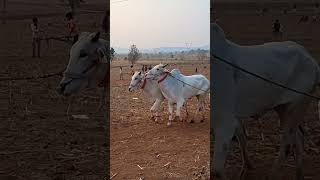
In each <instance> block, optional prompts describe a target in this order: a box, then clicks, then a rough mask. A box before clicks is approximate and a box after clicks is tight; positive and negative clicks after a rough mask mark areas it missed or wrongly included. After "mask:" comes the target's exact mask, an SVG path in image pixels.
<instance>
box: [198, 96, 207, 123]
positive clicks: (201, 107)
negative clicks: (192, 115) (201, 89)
mask: <svg viewBox="0 0 320 180" xmlns="http://www.w3.org/2000/svg"><path fill="white" fill-rule="evenodd" d="M205 100H206V94H202V95H200V97H199V107H198V111H199V112H201V120H200V122H203V121H204V119H205V111H204V108H205Z"/></svg>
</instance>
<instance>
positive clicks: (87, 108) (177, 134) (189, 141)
mask: <svg viewBox="0 0 320 180" xmlns="http://www.w3.org/2000/svg"><path fill="white" fill-rule="evenodd" d="M11 2H12V4H8V11H9V13H8V18H9V19H8V21H7V23H6V24H0V40H1V43H0V65H1V67H2V68H1V70H0V79H1V78H6V77H22V76H23V77H25V76H37V75H39V74H47V73H52V72H57V71H59V70H61V69H63V68H64V67H65V66H66V64H67V61H68V50H69V48H70V46H69V45H67V44H65V43H63V42H57V41H52V42H50V48H46V45H45V43H43V48H42V57H41V58H32V57H31V53H32V52H31V32H30V31H29V28H30V21H31V20H30V18H31V17H33V16H38V17H39V21H40V23H42V26H43V27H45V28H46V29H47V32H48V34H49V35H61V32H62V31H64V27H63V24H62V23H63V18H64V17H63V16H64V10H65V9H64V8H61V6H59V5H56V3H55V1H53V0H51V1H46V2H43V1H40V0H32V1H31V0H30V1H28V3H22V1H20V0H14V1H11ZM29 2H30V4H29ZM92 2H93V1H92ZM94 3H96V4H91V5H88V8H87V9H88V10H97V11H102V10H103V5H102V4H103V3H104V2H98V1H94ZM216 8H217V9H216V10H217V13H218V16H219V21H220V24H221V26H222V27H223V28H224V30H225V32H226V34H227V37H228V38H230V39H231V40H233V41H235V42H237V43H240V44H257V43H263V42H267V41H271V40H272V36H271V25H272V20H274V19H275V18H279V19H280V21H281V22H282V23H283V24H284V26H285V39H290V40H294V41H297V42H299V43H300V44H302V45H304V46H305V47H306V48H307V49H308V50H309V51H310V53H311V54H312V55H313V56H314V57H315V58H316V59H320V49H319V48H320V47H319V46H318V44H319V43H318V42H319V40H320V39H319V38H320V37H319V36H318V30H319V28H320V23H319V22H317V23H306V24H297V21H298V19H299V18H300V16H299V15H286V16H284V15H265V16H257V15H255V14H254V13H255V10H256V9H257V7H256V5H254V4H249V5H242V6H240V5H234V4H233V5H228V6H226V5H218V6H216ZM248 10H250V11H248ZM102 15H103V13H90V14H83V15H80V17H79V20H80V23H81V24H80V26H81V30H84V31H94V30H97V29H99V23H100V22H101V17H102ZM48 22H50V25H48V24H47V23H48ZM40 25H41V24H40ZM152 63H155V62H152ZM192 63H194V62H192ZM194 64H195V63H194ZM118 65H119V64H118V63H113V64H112V67H114V68H112V71H111V82H112V84H111V109H110V110H111V120H110V133H111V135H110V141H111V142H110V143H111V147H110V158H111V162H110V174H111V175H115V176H114V178H113V179H115V180H116V179H139V178H142V177H144V178H145V179H208V166H209V165H208V162H209V157H210V154H209V142H210V140H209V126H210V123H209V109H208V108H209V107H207V109H206V121H205V122H204V123H198V122H196V123H194V124H188V125H187V127H186V128H183V127H182V126H181V124H180V123H179V122H174V123H173V126H172V127H170V128H168V127H166V125H165V122H166V121H167V118H168V114H167V111H166V110H167V104H166V103H164V104H163V109H164V111H163V112H164V113H163V114H162V121H161V122H160V123H159V124H155V123H154V122H153V121H151V120H150V118H149V108H150V107H151V102H149V101H148V100H147V97H146V96H145V95H143V94H142V93H141V92H134V93H130V92H128V83H129V81H130V76H129V75H127V76H125V80H122V81H120V80H119V79H118V78H119V77H118V72H119V69H118V68H117V66H118ZM194 67H195V65H193V66H192V64H190V63H189V64H184V65H177V66H175V68H179V69H181V70H182V72H183V73H185V74H192V73H193V72H194ZM199 67H201V68H200V69H201V70H200V72H201V73H203V74H205V75H206V76H207V77H209V69H208V67H209V65H207V68H206V69H204V67H203V65H199ZM136 68H139V67H138V66H137V67H136ZM171 68H172V67H171ZM59 80H60V77H52V78H48V79H41V80H29V81H11V82H10V81H0V119H1V124H0V137H1V138H0V161H1V163H0V179H1V180H2V179H4V180H29V179H30V180H38V179H41V180H46V179H48V180H52V179H55V180H62V179H85V178H86V179H90V180H95V179H97V180H98V179H99V180H101V179H103V177H104V176H105V173H106V171H107V169H108V168H107V159H108V149H109V147H107V143H106V142H107V139H106V138H107V132H106V130H105V129H106V127H105V124H106V123H105V119H104V118H103V113H101V112H99V113H96V109H97V107H98V105H99V101H98V97H99V93H98V92H97V91H95V90H88V91H85V92H83V93H82V94H81V95H80V96H78V97H76V98H75V99H74V100H73V102H72V103H71V108H70V109H69V114H70V115H79V114H85V115H87V116H88V117H89V119H75V118H72V117H70V116H69V117H68V116H67V114H66V112H67V108H68V99H65V98H62V97H60V96H58V95H57V94H56V93H55V88H56V86H57V84H58V83H59ZM133 98H138V99H137V100H136V99H133ZM194 105H195V100H192V101H191V102H190V103H189V104H188V107H190V112H191V116H192V113H193V112H195V111H194ZM262 120H263V123H262V126H263V128H261V129H260V128H259V124H258V123H257V122H252V121H248V123H247V126H248V130H249V135H250V136H249V147H248V149H249V155H250V158H251V159H252V160H253V162H254V169H252V170H251V171H249V176H248V178H247V179H250V180H251V179H252V180H256V179H261V178H262V177H264V176H265V175H267V173H268V171H269V170H270V167H271V166H272V162H273V160H275V159H276V158H277V152H278V150H279V135H280V128H279V127H278V122H277V120H278V118H277V117H276V115H275V114H274V113H268V114H266V115H265V116H264V117H263V118H262ZM304 127H305V134H306V139H305V161H304V170H305V179H314V180H317V179H320V175H319V174H318V172H319V171H320V165H319V164H320V155H319V146H320V141H319V133H320V124H319V120H318V115H317V108H316V103H315V102H314V103H312V105H311V106H310V108H309V109H308V112H307V115H306V117H305V126H304ZM260 132H263V133H264V135H265V140H264V141H261V139H260V137H259V134H260ZM138 165H139V166H140V167H141V168H142V169H141V168H140V167H139V166H138ZM240 167H241V159H240V154H239V148H238V146H237V144H234V148H233V150H232V151H231V152H230V155H229V158H228V162H227V170H228V174H230V175H231V176H232V177H233V179H236V178H237V175H238V173H239V170H240ZM294 170H295V167H294V161H293V160H292V159H291V160H290V161H289V162H288V163H287V165H286V166H285V168H284V170H283V172H284V174H285V176H284V177H283V179H294Z"/></svg>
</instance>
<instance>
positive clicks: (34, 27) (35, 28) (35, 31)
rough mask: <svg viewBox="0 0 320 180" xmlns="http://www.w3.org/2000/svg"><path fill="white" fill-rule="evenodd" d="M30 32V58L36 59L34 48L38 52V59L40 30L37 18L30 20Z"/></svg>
mask: <svg viewBox="0 0 320 180" xmlns="http://www.w3.org/2000/svg"><path fill="white" fill-rule="evenodd" d="M31 31H32V57H36V48H37V50H38V57H40V41H41V40H40V28H39V24H38V18H36V17H34V18H32V24H31Z"/></svg>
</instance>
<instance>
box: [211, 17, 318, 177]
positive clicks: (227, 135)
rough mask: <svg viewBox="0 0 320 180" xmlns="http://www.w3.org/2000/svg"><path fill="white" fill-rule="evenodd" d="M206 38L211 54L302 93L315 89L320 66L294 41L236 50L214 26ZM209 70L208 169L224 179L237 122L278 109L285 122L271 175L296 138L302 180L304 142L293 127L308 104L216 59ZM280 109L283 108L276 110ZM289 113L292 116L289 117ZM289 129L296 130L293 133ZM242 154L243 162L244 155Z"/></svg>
mask: <svg viewBox="0 0 320 180" xmlns="http://www.w3.org/2000/svg"><path fill="white" fill-rule="evenodd" d="M210 38H211V39H210V41H211V53H212V54H214V55H216V56H218V57H220V58H223V59H225V60H228V61H229V62H231V63H233V64H235V65H238V66H240V67H242V68H244V69H246V70H248V71H250V72H253V73H256V74H258V75H260V76H263V77H265V78H268V79H270V80H272V81H275V82H277V83H281V84H283V85H285V86H288V87H290V88H293V89H296V90H299V91H302V92H306V93H312V92H313V91H314V90H315V88H316V86H317V85H318V84H319V80H320V69H319V66H318V64H317V63H316V61H315V60H314V59H313V58H312V57H311V56H310V55H309V53H308V52H307V51H306V50H305V48H304V47H302V46H301V45H299V44H297V43H295V42H291V41H286V42H271V43H265V44H262V45H255V46H240V45H237V44H235V43H233V42H231V41H229V40H227V39H226V37H225V34H224V32H223V30H222V29H221V28H220V27H219V26H218V25H217V24H216V23H212V24H211V34H210ZM211 66H212V67H211V73H212V74H211V77H212V82H213V86H214V87H213V88H214V94H213V99H212V104H213V106H212V107H213V115H212V116H211V117H212V127H213V128H214V129H213V130H214V133H215V145H214V157H213V162H212V164H213V165H214V171H215V172H216V174H217V175H219V177H220V178H222V179H225V178H226V176H225V174H224V164H225V160H226V156H227V150H228V147H229V144H230V141H231V139H232V136H233V135H234V134H235V133H237V132H239V131H238V129H239V128H241V126H240V125H239V122H240V121H239V119H240V118H246V117H252V116H256V115H257V116H259V115H261V114H263V113H265V112H266V111H268V110H272V109H277V108H278V111H277V112H278V114H279V115H280V118H282V119H286V120H287V121H289V122H288V123H287V127H286V131H285V135H284V138H283V140H282V143H281V149H280V155H279V160H278V161H276V163H275V166H274V168H273V170H272V173H271V174H272V175H273V176H274V177H276V176H277V170H278V169H279V164H280V163H282V162H283V160H284V159H286V158H285V157H286V156H285V155H284V152H285V147H286V145H288V144H289V145H292V144H293V142H294V141H295V140H296V139H295V138H298V139H297V140H296V141H297V142H295V143H296V145H297V148H296V150H297V151H296V153H297V156H298V157H297V166H298V168H297V178H299V179H301V178H302V177H303V176H302V175H301V174H302V170H301V167H302V165H301V164H302V161H300V160H301V157H299V155H301V154H302V153H301V148H302V150H303V146H302V145H301V142H303V137H302V140H301V138H300V137H301V133H300V132H298V131H297V127H298V125H299V124H300V123H299V122H300V121H301V119H302V117H303V113H304V112H303V109H305V106H306V105H305V104H302V103H303V102H306V101H309V100H310V99H306V96H304V95H300V94H297V93H295V92H291V91H288V90H286V89H283V88H281V87H277V86H275V85H272V84H269V83H267V82H265V81H263V80H261V79H258V78H256V77H253V76H251V75H249V74H246V73H244V72H242V71H240V70H237V69H234V68H233V67H230V66H228V65H227V64H224V63H223V62H221V61H219V60H217V59H214V60H213V63H212V64H211ZM280 106H283V107H282V108H281V109H279V107H280ZM288 112H291V114H292V116H290V113H288ZM291 130H294V131H293V132H294V133H292V131H291ZM289 131H290V132H291V133H290V132H289ZM296 136H297V137H296ZM299 138H300V139H299ZM289 141H290V142H289ZM240 144H241V142H240ZM298 150H300V151H298ZM245 151H246V150H245ZM299 152H300V153H299ZM243 153H244V154H243V156H245V158H247V157H246V156H247V155H246V152H243Z"/></svg>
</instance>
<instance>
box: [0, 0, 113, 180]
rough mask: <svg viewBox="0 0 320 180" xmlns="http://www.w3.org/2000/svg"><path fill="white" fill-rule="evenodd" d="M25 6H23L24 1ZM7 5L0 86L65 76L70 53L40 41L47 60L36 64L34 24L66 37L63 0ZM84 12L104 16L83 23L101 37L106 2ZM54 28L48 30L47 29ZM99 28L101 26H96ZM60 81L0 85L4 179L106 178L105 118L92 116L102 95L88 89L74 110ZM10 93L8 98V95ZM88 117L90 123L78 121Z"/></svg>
mask: <svg viewBox="0 0 320 180" xmlns="http://www.w3.org/2000/svg"><path fill="white" fill-rule="evenodd" d="M23 2H24V1H23ZM23 2H22V1H18V0H16V1H9V3H8V17H9V19H8V20H7V22H6V24H0V39H1V43H0V64H1V67H2V68H1V70H0V79H1V78H6V77H26V76H38V75H41V74H47V73H53V72H58V71H60V70H62V69H63V68H64V67H65V66H66V65H67V63H68V54H69V48H70V46H69V45H68V44H66V43H63V42H58V41H51V42H50V47H49V48H47V46H46V43H45V42H42V57H41V58H32V49H31V32H30V23H31V17H33V16H37V17H38V18H39V23H40V27H42V28H45V30H46V32H47V33H48V35H50V36H54V35H64V32H65V27H64V24H63V23H64V21H63V20H64V13H65V11H64V8H62V7H61V6H60V5H57V4H58V3H59V1H45V2H44V1H36V0H33V1H28V3H26V2H25V3H23ZM95 2H96V4H95V5H92V4H91V5H90V6H88V7H83V9H88V10H90V9H91V10H97V11H100V12H99V13H91V14H83V15H80V16H79V19H80V29H81V30H83V31H93V30H100V29H99V28H100V26H99V25H100V23H101V21H102V18H103V15H104V13H103V12H102V10H103V9H104V8H103V7H105V6H104V3H105V2H104V1H100V3H99V2H98V1H95ZM48 23H51V24H52V25H51V26H48ZM93 24H97V26H93ZM59 81H60V77H52V78H48V79H41V80H28V81H11V82H10V81H0V119H1V124H0V137H1V138H0V161H1V163H0V179H1V180H2V179H3V180H29V179H30V180H38V179H39V180H47V179H48V180H53V179H55V180H63V179H68V180H71V179H93V180H101V179H103V178H104V177H105V175H106V171H107V169H108V168H107V158H108V153H107V152H108V151H106V149H108V147H107V143H106V142H107V139H106V137H107V132H106V130H105V128H106V127H105V124H106V123H105V119H104V118H103V115H104V113H101V112H100V113H95V111H96V109H97V108H98V106H99V101H98V97H99V93H98V92H97V91H94V90H91V91H86V92H84V94H82V95H80V96H78V97H76V98H75V99H74V101H73V102H72V103H71V106H70V109H69V114H70V116H69V117H68V116H67V114H66V112H67V107H68V100H67V99H65V98H63V97H61V96H58V95H57V94H56V92H55V88H56V86H57V84H58V83H59ZM10 94H11V95H10ZM79 114H85V115H87V116H88V117H89V119H74V118H72V117H71V115H79Z"/></svg>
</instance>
